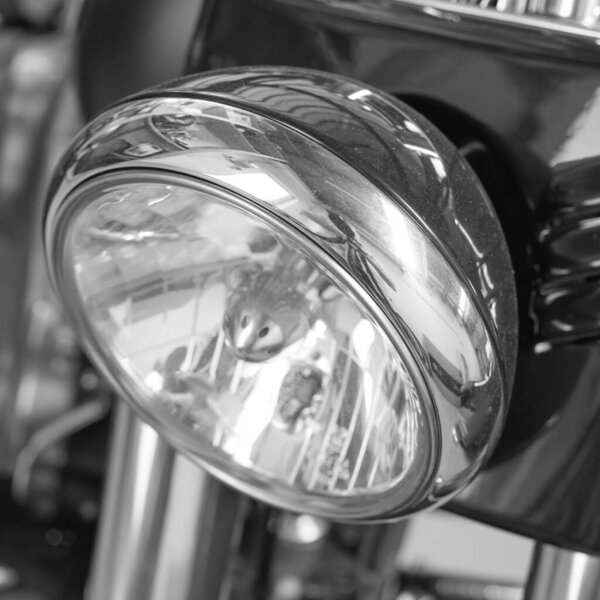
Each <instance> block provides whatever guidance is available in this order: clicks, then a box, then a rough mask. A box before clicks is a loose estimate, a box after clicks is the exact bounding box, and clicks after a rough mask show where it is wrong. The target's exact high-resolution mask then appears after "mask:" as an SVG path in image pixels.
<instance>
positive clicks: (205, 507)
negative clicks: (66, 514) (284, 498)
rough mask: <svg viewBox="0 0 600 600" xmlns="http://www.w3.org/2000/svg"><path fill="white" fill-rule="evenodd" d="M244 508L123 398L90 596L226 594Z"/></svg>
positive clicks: (179, 598)
mask: <svg viewBox="0 0 600 600" xmlns="http://www.w3.org/2000/svg"><path fill="white" fill-rule="evenodd" d="M244 513H245V508H244V499H243V498H242V496H241V495H239V494H238V493H237V492H235V491H233V490H231V489H230V488H228V487H226V486H224V485H223V484H221V483H219V482H217V481H216V480H215V479H214V478H212V477H210V476H209V475H207V474H206V473H205V472H204V471H202V470H201V469H200V468H198V467H197V466H196V465H194V464H192V463H191V462H190V461H188V460H187V459H186V458H184V457H183V456H181V455H179V454H177V453H176V452H175V451H174V450H173V449H172V448H171V447H170V446H168V445H167V443H166V442H165V441H164V440H162V439H161V438H160V437H159V436H158V434H157V433H156V432H155V431H154V429H152V428H151V427H149V426H148V425H146V424H144V423H143V422H142V421H140V420H139V419H138V418H137V417H136V416H135V415H134V414H133V413H132V412H131V411H130V409H129V408H128V407H127V406H126V405H125V404H123V403H119V406H118V407H117V409H116V416H115V423H114V430H113V438H112V446H111V454H110V457H109V465H108V473H107V478H106V484H105V492H104V499H103V506H102V513H101V517H100V523H99V529H98V537H97V540H96V547H95V551H94V556H93V560H92V566H91V575H90V579H89V582H88V586H87V590H86V599H87V600H132V599H133V598H144V599H145V600H164V599H165V598H169V600H191V599H192V598H197V597H198V593H199V590H202V595H203V597H205V598H214V599H215V600H220V599H225V598H227V597H228V593H229V592H228V585H229V583H230V581H231V573H230V571H231V568H232V561H233V558H232V557H234V556H235V554H236V547H237V545H238V543H239V537H240V535H241V529H242V526H243V518H244Z"/></svg>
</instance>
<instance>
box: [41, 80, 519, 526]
mask: <svg viewBox="0 0 600 600" xmlns="http://www.w3.org/2000/svg"><path fill="white" fill-rule="evenodd" d="M174 85H175V87H172V88H170V89H169V88H164V89H161V90H156V91H154V92H153V93H150V94H149V95H148V97H146V98H140V99H134V100H131V101H129V102H127V103H125V104H123V105H121V106H118V107H116V108H114V109H112V110H111V111H109V112H107V113H105V114H104V115H103V116H101V117H100V118H99V119H97V120H96V121H94V122H93V123H92V124H91V125H90V127H89V128H88V129H87V130H86V131H84V132H83V133H82V134H81V135H80V136H79V138H78V139H77V140H76V142H75V144H74V146H73V147H72V149H71V151H70V152H69V154H68V155H67V157H66V158H65V160H64V161H63V164H62V168H61V172H60V174H59V178H58V179H57V180H56V182H55V187H54V190H53V196H54V200H53V201H52V202H51V203H50V204H49V206H48V213H47V220H46V245H47V251H48V255H49V256H51V257H52V261H51V262H52V266H53V268H54V277H55V279H56V280H57V282H58V286H59V288H60V289H62V290H63V292H64V293H63V299H64V301H65V302H66V303H67V305H68V306H69V307H70V309H71V312H72V314H74V315H75V318H76V320H77V322H78V325H79V327H80V330H81V331H84V332H85V340H84V342H85V344H86V345H87V348H88V350H89V351H90V352H91V353H92V355H93V356H94V357H95V358H96V361H97V363H99V364H100V367H101V368H102V369H103V370H104V371H105V373H106V374H107V375H108V376H109V377H110V378H111V380H112V382H113V384H114V385H116V386H117V388H118V389H120V390H121V392H122V393H123V395H124V396H125V397H127V398H128V399H129V400H132V401H133V402H134V403H135V404H136V406H137V408H138V409H140V410H141V411H142V412H143V414H144V415H145V416H146V418H148V419H149V420H150V421H151V422H152V423H154V424H155V426H156V427H157V428H159V430H160V431H161V432H162V433H163V434H164V435H166V436H167V437H168V438H169V439H170V440H171V441H172V443H174V444H176V445H177V446H178V447H179V448H181V449H182V450H183V451H185V452H186V453H188V454H189V455H191V456H195V457H196V458H199V459H200V460H204V461H207V462H206V465H207V467H208V468H211V469H214V470H215V471H217V472H219V474H220V476H221V477H223V478H225V479H227V480H228V481H230V482H231V483H232V484H236V485H238V486H242V487H243V488H244V489H245V490H246V491H250V492H251V493H254V494H257V495H259V496H260V497H263V498H266V499H269V500H271V501H276V502H278V503H280V504H282V505H284V506H289V507H296V508H299V507H301V506H306V505H308V506H310V509H311V511H313V512H315V513H317V514H324V515H327V516H340V515H341V514H343V515H344V516H345V517H347V518H351V517H354V518H356V517H360V518H363V517H373V516H377V517H381V516H391V515H397V514H402V513H406V512H408V511H411V510H415V509H417V508H422V507H424V506H426V505H428V504H430V503H433V502H437V501H439V500H441V499H443V498H445V497H447V496H449V495H451V494H453V493H455V492H456V491H457V490H458V489H460V488H461V487H462V486H464V484H465V483H467V482H468V481H469V480H470V479H471V478H472V477H473V476H474V474H475V473H476V472H477V470H478V468H479V467H480V466H481V464H482V462H483V461H484V460H485V458H486V457H487V456H488V455H489V453H490V451H491V448H492V447H493V445H494V443H495V441H496V440H497V437H498V435H499V431H500V427H501V424H502V420H503V415H504V414H505V411H506V403H507V393H508V389H509V388H510V382H511V378H512V369H513V365H514V349H515V341H516V337H515V334H514V332H515V326H516V315H515V313H514V290H513V284H512V282H511V281H510V263H509V262H508V258H507V253H506V250H505V246H504V241H503V239H502V235H501V233H500V229H499V226H498V225H497V223H496V222H495V221H494V216H493V213H492V211H491V209H490V208H489V204H488V201H487V200H486V199H485V196H484V195H483V193H482V192H481V190H480V187H479V185H478V183H477V181H476V179H475V178H474V177H473V175H472V174H470V173H469V171H467V170H466V168H465V166H464V165H463V163H462V162H461V161H460V160H459V158H458V156H457V155H456V154H453V153H452V151H451V150H450V149H449V147H448V145H447V144H446V142H445V141H444V140H443V138H440V137H439V134H437V133H436V132H435V131H433V128H431V126H429V125H428V124H426V123H425V122H424V121H423V120H421V119H420V118H418V117H416V116H415V115H414V113H412V111H410V110H409V109H407V108H405V107H402V106H401V105H400V104H398V103H396V102H394V101H392V100H391V99H390V98H388V97H387V96H384V95H382V94H380V93H378V92H377V91H375V90H372V89H369V88H365V87H363V86H361V85H360V84H357V83H355V82H350V81H348V80H344V79H339V78H332V77H327V76H325V75H322V74H317V73H312V72H307V71H294V70H283V71H278V70H266V69H265V70H262V71H261V70H256V71H254V72H250V73H248V72H247V71H244V72H225V73H223V74H218V75H217V74H215V75H212V76H209V77H207V78H205V79H204V80H197V79H191V80H184V81H183V82H182V83H180V84H179V85H178V87H177V84H174ZM233 88H238V89H236V90H235V94H232V93H230V90H232V89H233ZM268 94H270V98H271V103H272V101H273V98H276V99H277V103H278V104H277V107H276V108H278V109H279V110H278V111H277V110H273V106H269V101H268V100H267V101H266V102H263V103H261V102H258V101H257V100H260V99H261V98H265V97H266V96H267V95H268ZM319 120H321V121H319ZM363 133H364V135H363ZM347 137H349V138H350V140H347V139H346V138H347ZM388 140H389V144H388V143H387V142H388ZM349 141H351V142H352V143H345V142H349ZM142 169H143V170H142ZM148 169H151V170H152V171H153V172H152V173H150V172H149V171H148ZM169 173H170V174H171V175H169ZM175 174H176V175H175ZM142 175H143V176H147V177H148V180H149V181H150V182H159V183H162V184H163V185H166V186H172V187H174V188H178V187H180V188H186V189H194V190H197V191H198V192H199V193H204V194H206V193H210V194H211V195H212V196H214V198H215V199H216V198H218V199H219V200H218V202H221V203H225V204H228V205H237V206H238V207H244V210H245V211H246V212H247V213H248V214H250V215H252V216H253V217H254V218H256V219H259V220H263V221H264V222H266V223H268V224H269V226H270V227H272V228H273V229H274V230H276V231H278V232H279V235H281V236H282V237H284V238H289V239H291V240H293V243H294V244H297V245H298V247H299V248H301V249H302V251H303V252H305V253H306V254H307V255H309V256H316V257H318V260H319V262H320V264H322V265H323V268H324V269H325V270H326V272H327V273H328V274H329V275H331V274H335V277H337V279H338V280H340V281H341V285H342V287H343V288H344V289H347V290H348V291H349V292H348V293H349V294H350V296H351V297H352V298H355V299H356V302H357V303H358V304H359V305H360V306H362V307H364V308H365V310H366V312H367V314H369V315H370V317H371V318H372V319H373V321H374V323H375V324H376V326H377V327H378V328H380V330H381V331H383V332H384V333H385V335H386V337H388V339H389V340H390V341H391V342H392V343H393V344H394V346H395V349H396V350H397V351H398V352H399V354H400V356H402V359H403V360H404V361H405V364H406V365H407V370H408V372H409V373H410V375H411V378H412V380H413V382H414V384H415V388H416V390H417V394H418V397H419V399H420V410H421V411H422V418H424V419H425V420H426V424H427V429H428V430H429V433H427V434H426V435H428V436H429V441H430V444H431V446H430V448H429V450H430V451H431V453H432V456H433V460H426V461H422V463H423V462H424V463H425V471H423V470H422V467H421V470H420V474H419V475H418V476H417V473H416V472H414V473H413V474H412V481H413V484H412V485H406V487H403V486H398V488H397V489H393V490H391V492H390V493H389V494H387V495H386V494H383V493H382V494H381V497H380V498H379V499H377V500H374V501H373V503H372V504H371V505H369V506H365V505H364V504H365V503H362V504H363V505H362V506H361V503H360V502H353V499H352V497H350V496H345V497H341V498H339V499H337V500H336V503H333V504H332V503H330V502H327V500H326V499H324V498H323V497H320V496H318V495H316V494H311V493H310V490H308V491H306V490H302V488H299V487H295V488H294V487H288V488H287V489H286V486H281V485H279V486H278V485H274V483H273V481H264V482H262V484H261V485H260V486H258V489H257V485H256V479H257V478H256V476H255V475H254V474H252V473H248V472H238V473H236V474H235V475H236V476H232V475H231V474H230V470H231V464H230V463H229V462H228V461H221V464H220V465H219V460H220V459H219V457H218V456H217V455H213V457H211V460H212V462H210V461H209V460H208V456H209V455H208V452H209V450H210V447H201V446H199V444H198V439H197V436H196V435H195V434H194V432H193V431H191V430H188V431H185V430H184V429H182V428H181V422H177V419H176V417H175V416H174V415H173V414H172V413H167V411H165V410H163V409H161V408H160V406H159V405H160V403H158V402H156V401H155V400H152V401H150V402H149V400H148V398H140V394H139V391H138V390H137V389H136V387H135V385H133V384H132V381H131V377H124V371H123V370H122V369H120V368H117V367H116V366H115V358H114V355H113V353H112V352H111V351H110V349H109V348H107V347H106V345H105V343H104V342H103V340H101V339H98V331H97V330H96V331H95V330H93V329H90V325H89V320H88V316H89V315H87V314H86V311H87V308H86V307H85V306H82V304H81V302H79V300H78V297H80V293H79V292H78V291H77V288H76V287H75V286H74V284H73V280H72V270H71V269H72V261H71V258H72V257H70V256H69V255H68V254H64V248H65V240H68V239H70V238H69V236H70V231H71V230H70V227H71V225H72V223H73V221H72V220H73V219H76V218H77V215H78V214H80V211H85V208H86V206H87V203H88V202H90V201H93V197H94V195H95V194H96V195H97V194H98V192H99V190H101V189H104V188H103V186H108V185H110V184H114V185H119V183H127V182H129V184H132V185H136V182H137V185H138V186H139V181H140V177H141V176H142ZM442 203H443V204H444V205H446V206H450V207H452V211H451V212H450V215H447V214H444V213H443V212H442V213H440V212H439V211H438V210H437V208H438V207H439V205H440V204H442ZM465 214H466V215H468V216H466V217H464V216H463V215H465ZM475 215H477V218H476V219H475ZM138 216H139V215H138ZM469 219H471V221H469ZM474 221H476V222H474ZM465 224H466V225H467V227H465V226H464V225H465ZM136 227H137V231H133V232H131V233H127V231H126V232H125V233H126V234H127V235H124V234H122V232H120V233H119V235H118V236H117V237H120V241H121V243H126V245H127V244H128V245H129V247H130V248H135V246H136V244H140V243H142V242H143V243H147V240H149V239H152V240H153V243H154V242H156V241H157V239H158V237H162V238H163V239H165V238H168V237H169V235H173V232H171V234H169V232H168V231H166V230H165V231H162V230H161V232H160V235H159V233H154V232H152V231H150V230H148V229H147V227H146V225H142V224H138V225H136ZM134 229H135V228H134ZM113 233H114V232H113ZM445 233H448V235H447V236H446V235H444V234H445ZM482 233H483V234H484V235H485V240H478V239H477V236H481V234H482ZM175 235H177V234H176V233H175ZM113 237H114V235H113ZM125 238H127V240H126V241H123V240H124V239H125ZM114 241H115V240H113V242H114ZM480 241H481V245H479V242H480ZM107 243H108V242H107ZM480 249H481V250H483V251H482V252H480V251H479V250H480ZM192 254H194V253H192ZM140 269H141V271H140V273H141V272H143V271H144V270H147V269H150V272H152V267H150V266H149V265H148V261H147V259H146V260H144V261H142V263H141V264H140ZM163 270H167V271H168V270H169V266H168V265H164V266H163ZM507 274H508V275H507ZM230 343H231V342H230ZM247 358H248V357H247ZM149 404H153V406H149ZM215 464H216V465H217V466H216V467H215ZM406 481H410V478H408V477H407V479H406ZM406 481H405V482H404V483H406ZM274 491H275V492H276V493H273V492H274ZM342 508H343V512H342V511H341V509H342Z"/></svg>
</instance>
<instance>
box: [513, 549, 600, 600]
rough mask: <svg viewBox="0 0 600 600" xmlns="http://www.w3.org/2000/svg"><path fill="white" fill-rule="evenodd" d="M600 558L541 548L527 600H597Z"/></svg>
mask: <svg viewBox="0 0 600 600" xmlns="http://www.w3.org/2000/svg"><path fill="white" fill-rule="evenodd" d="M598 598H600V557H598V556H591V555H588V554H584V553H581V552H572V551H570V550H563V549H561V548H557V547H555V546H550V545H547V544H538V545H537V546H536V549H535V553H534V556H533V562H532V568H531V572H530V576H529V581H528V582H527V587H526V591H525V600H597V599H598Z"/></svg>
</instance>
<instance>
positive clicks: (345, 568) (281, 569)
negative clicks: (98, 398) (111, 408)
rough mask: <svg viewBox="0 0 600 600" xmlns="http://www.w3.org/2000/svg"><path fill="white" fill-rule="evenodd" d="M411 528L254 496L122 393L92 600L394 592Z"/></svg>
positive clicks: (334, 597)
mask: <svg viewBox="0 0 600 600" xmlns="http://www.w3.org/2000/svg"><path fill="white" fill-rule="evenodd" d="M404 527H405V525H404V524H403V523H396V524H392V525H371V526H349V525H340V524H333V523H331V522H329V521H325V520H322V519H317V518H314V517H311V516H308V515H294V514H291V513H284V512H281V511H278V510H276V509H272V508H269V507H267V506H266V505H264V504H262V503H258V502H255V501H252V500H250V499H249V498H247V497H245V496H243V495H242V494H239V493H238V492H236V491H234V490H233V489H231V488H229V487H227V486H225V485H224V484H222V483H220V482H218V481H217V480H216V479H214V478H213V477H211V476H209V475H208V474H206V473H205V472H204V471H203V470H201V469H200V468H198V467H197V466H196V465H194V464H192V463H191V462H190V461H189V460H187V459H186V458H184V457H183V456H181V455H179V454H177V453H176V452H175V451H174V450H173V449H172V448H171V447H170V446H169V445H168V444H167V443H166V442H165V441H164V440H162V439H161V438H160V436H159V435H158V434H157V433H156V432H155V431H154V430H153V429H152V428H151V427H149V426H148V425H146V424H144V423H143V422H142V421H140V420H139V419H138V418H137V417H136V416H135V415H134V414H133V413H132V412H131V411H130V409H129V408H128V407H126V406H125V405H124V404H122V403H119V406H118V407H117V409H116V415H115V422H114V427H113V436H112V445H111V453H110V456H109V464H108V472H107V477H106V484H105V491H104V498H103V506H102V514H101V518H100V523H99V529H98V536H97V540H96V547H95V551H94V556H93V559H92V565H91V574H90V578H89V582H88V586H87V590H86V600H133V599H135V600H137V599H142V598H143V599H144V600H164V598H169V600H192V598H200V597H201V598H207V599H210V600H237V599H238V598H240V599H241V598H243V599H244V600H252V599H256V600H302V599H304V598H311V599H314V600H319V599H321V598H322V599H327V600H391V599H392V598H395V597H396V594H397V580H396V560H395V559H396V556H397V553H398V548H399V546H400V543H401V539H402V535H403V531H404Z"/></svg>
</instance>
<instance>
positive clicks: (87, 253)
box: [63, 182, 431, 497]
mask: <svg viewBox="0 0 600 600" xmlns="http://www.w3.org/2000/svg"><path fill="white" fill-rule="evenodd" d="M80 206H82V208H80V209H79V212H78V213H77V214H76V215H75V216H74V217H73V220H72V221H71V222H70V224H69V228H68V231H67V234H66V238H65V240H64V252H65V254H64V256H63V258H64V261H65V262H64V263H63V264H65V266H66V269H65V271H66V274H67V277H68V278H70V279H72V281H71V285H73V286H75V288H76V290H74V291H75V293H74V294H73V297H75V298H76V300H75V301H76V302H77V303H79V308H78V309H77V311H76V312H79V314H82V315H85V320H86V321H87V324H88V326H89V327H91V330H92V331H91V334H92V335H91V336H90V337H91V338H94V339H96V340H97V343H98V344H99V346H100V347H101V348H103V349H104V350H103V351H104V352H105V353H106V354H107V355H108V356H110V357H111V360H110V361H108V362H113V363H114V362H115V361H114V358H116V359H117V368H118V369H119V373H118V374H117V376H118V377H126V378H128V385H129V388H130V389H134V391H135V393H134V396H135V398H134V400H135V401H136V402H137V403H138V404H139V405H141V406H143V407H144V408H145V410H146V412H153V410H154V409H155V407H157V406H160V407H162V409H165V408H166V409H167V410H168V412H169V414H170V415H171V417H173V419H172V421H171V422H172V423H175V424H176V425H175V426H176V428H178V431H180V432H183V431H185V432H186V436H187V437H188V439H189V436H190V434H191V435H192V436H193V439H194V440H197V454H198V456H200V457H201V458H204V459H205V460H208V461H209V462H210V460H211V456H220V460H221V463H222V459H223V458H224V457H225V458H226V459H227V460H228V461H229V463H230V464H231V465H232V466H234V467H235V468H238V467H239V468H242V469H246V470H248V471H249V472H251V473H254V474H257V475H258V476H260V477H264V478H267V479H271V480H275V481H277V482H278V483H283V484H286V485H288V486H292V487H294V488H301V489H304V490H308V491H310V492H313V493H314V492H317V493H319V494H325V495H331V496H336V497H339V496H356V495H363V496H364V494H365V493H366V492H367V491H369V492H377V491H381V490H387V489H389V488H391V487H394V486H396V485H398V484H400V483H402V481H403V478H404V477H405V476H406V475H407V473H409V472H410V471H411V467H414V465H415V463H416V462H419V461H422V460H423V456H424V454H427V452H428V451H429V450H428V449H429V448H430V445H431V444H430V442H429V443H428V440H427V432H428V431H429V429H428V425H427V423H426V421H425V416H424V411H423V410H422V408H421V399H420V398H419V395H418V393H417V391H416V390H417V386H416V385H415V382H414V379H413V376H412V375H411V372H410V368H409V367H408V364H409V363H407V361H406V359H404V360H403V358H402V356H401V355H400V353H399V351H398V349H397V347H396V346H394V345H393V344H392V343H391V341H390V339H388V337H387V336H386V334H385V333H384V332H383V331H382V330H381V328H380V327H379V326H378V325H377V324H376V323H374V322H373V320H372V319H371V318H370V317H369V315H368V314H367V312H366V311H365V309H364V308H363V307H362V306H361V305H360V304H359V303H358V302H357V301H356V300H355V299H354V298H353V295H352V293H351V292H350V290H349V289H346V288H345V287H344V285H343V284H342V283H340V282H341V281H342V280H343V278H342V277H339V278H338V277H337V275H336V274H335V273H330V272H328V271H326V270H324V268H322V267H321V266H319V265H317V264H315V261H314V259H313V258H312V257H311V255H310V253H308V252H306V250H305V249H302V248H301V247H300V246H299V245H297V244H296V242H294V241H293V240H292V239H291V237H288V236H287V235H286V234H285V233H283V230H279V229H275V228H274V227H273V226H271V225H269V224H267V222H266V221H263V220H262V219H260V218H258V217H256V216H252V215H251V214H250V213H247V212H245V211H243V210H242V209H240V208H239V207H237V206H235V204H233V203H230V202H225V201H223V199H221V198H217V197H216V196H213V195H209V194H207V193H204V192H202V191H201V190H199V189H191V188H187V187H184V186H175V185H166V184H163V183H141V182H140V183H139V184H136V185H132V184H130V183H129V184H121V185H113V186H108V187H106V188H104V189H103V190H102V192H101V193H96V194H94V197H93V199H92V200H91V202H89V203H87V204H85V203H82V204H81V205H80Z"/></svg>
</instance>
